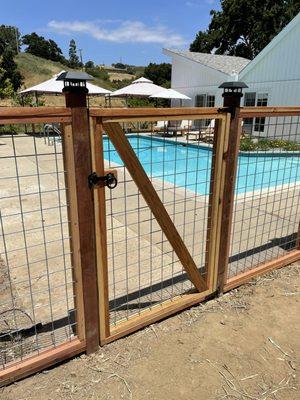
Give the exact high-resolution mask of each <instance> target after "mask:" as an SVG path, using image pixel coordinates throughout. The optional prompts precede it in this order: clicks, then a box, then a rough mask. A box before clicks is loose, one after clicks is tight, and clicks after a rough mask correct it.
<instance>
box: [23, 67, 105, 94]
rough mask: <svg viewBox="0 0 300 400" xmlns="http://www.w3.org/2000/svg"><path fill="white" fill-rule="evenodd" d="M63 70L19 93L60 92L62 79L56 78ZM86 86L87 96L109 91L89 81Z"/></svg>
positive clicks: (62, 84) (62, 85)
mask: <svg viewBox="0 0 300 400" xmlns="http://www.w3.org/2000/svg"><path fill="white" fill-rule="evenodd" d="M63 72H65V71H61V72H60V73H59V74H57V75H54V76H53V77H52V78H51V79H48V80H47V81H44V82H42V83H39V84H38V85H35V86H32V87H30V88H28V89H24V90H21V91H20V92H19V93H20V94H26V93H35V94H36V95H37V94H62V90H63V87H64V83H63V81H57V80H56V78H57V77H58V76H59V75H60V74H62V73H63ZM86 87H87V89H88V90H89V93H88V95H89V96H104V95H106V94H110V93H111V91H110V90H107V89H104V88H102V87H100V86H96V85H93V84H91V83H89V82H87V83H86Z"/></svg>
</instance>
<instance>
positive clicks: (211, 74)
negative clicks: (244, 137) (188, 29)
mask: <svg viewBox="0 0 300 400" xmlns="http://www.w3.org/2000/svg"><path fill="white" fill-rule="evenodd" d="M163 52H164V54H166V55H167V56H170V57H171V58H172V85H171V86H172V88H173V89H175V90H178V91H179V92H181V93H184V94H185V95H187V96H189V97H191V98H192V106H196V107H209V106H221V105H222V104H223V99H222V90H221V89H218V87H219V85H220V84H221V83H223V82H225V81H234V80H239V81H243V82H245V83H246V84H247V85H248V86H249V88H248V89H246V90H245V91H244V93H245V95H244V98H243V103H244V105H246V106H265V105H268V106H300V13H299V14H298V15H297V16H296V17H295V18H294V19H293V20H292V21H291V22H290V23H289V24H288V25H287V26H286V27H285V28H284V29H283V30H282V31H281V32H280V33H279V34H278V35H277V36H276V37H275V38H274V39H273V40H272V41H271V42H270V43H269V44H268V45H267V46H266V47H265V48H264V49H263V50H262V51H261V52H260V53H259V54H258V55H257V56H256V57H255V58H254V59H253V60H252V61H250V60H247V59H245V58H242V57H234V56H225V55H215V54H205V53H193V52H189V51H178V50H169V49H164V50H163ZM173 105H174V106H176V105H177V104H176V103H173ZM186 105H188V104H186ZM261 122H262V121H261ZM251 130H252V132H253V133H254V131H256V132H257V133H260V134H263V131H264V124H262V123H260V124H259V125H257V126H256V127H255V122H253V126H251Z"/></svg>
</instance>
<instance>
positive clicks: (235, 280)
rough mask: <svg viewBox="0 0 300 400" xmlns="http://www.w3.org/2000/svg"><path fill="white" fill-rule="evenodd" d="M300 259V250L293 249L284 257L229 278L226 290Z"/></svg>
mask: <svg viewBox="0 0 300 400" xmlns="http://www.w3.org/2000/svg"><path fill="white" fill-rule="evenodd" d="M298 260H300V250H293V251H291V252H289V253H288V254H286V255H285V256H283V257H280V258H277V259H275V260H272V261H269V262H267V263H264V264H261V265H258V266H257V267H256V268H253V269H250V270H249V271H246V272H243V273H242V274H239V275H236V276H233V277H232V278H229V279H228V280H227V282H226V284H225V286H224V292H228V291H229V290H231V289H234V288H236V287H238V286H240V285H242V284H244V283H247V282H249V281H250V280H251V279H252V278H255V277H256V276H260V275H263V274H266V273H267V272H270V271H273V270H274V269H278V268H282V267H285V266H286V265H289V264H292V263H293V262H296V261H298Z"/></svg>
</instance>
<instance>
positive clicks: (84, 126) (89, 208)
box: [72, 107, 99, 353]
mask: <svg viewBox="0 0 300 400" xmlns="http://www.w3.org/2000/svg"><path fill="white" fill-rule="evenodd" d="M72 136H73V151H74V166H75V170H74V175H75V179H76V195H77V209H78V226H79V239H80V258H81V267H82V283H83V299H84V313H85V338H86V349H87V353H91V352H94V351H96V350H97V349H98V346H99V315H98V285H97V264H96V239H95V218H94V197H93V191H92V190H91V189H89V187H88V175H89V174H90V173H91V172H92V157H91V145H90V130H89V120H88V112H87V109H86V108H85V107H76V108H73V109H72Z"/></svg>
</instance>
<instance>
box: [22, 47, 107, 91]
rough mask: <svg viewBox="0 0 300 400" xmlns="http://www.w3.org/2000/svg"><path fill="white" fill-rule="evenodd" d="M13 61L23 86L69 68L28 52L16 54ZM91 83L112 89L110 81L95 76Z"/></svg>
mask: <svg viewBox="0 0 300 400" xmlns="http://www.w3.org/2000/svg"><path fill="white" fill-rule="evenodd" d="M15 61H16V63H17V64H18V68H19V70H20V72H21V74H22V75H23V77H24V84H23V87H24V88H28V87H30V86H33V85H36V84H38V83H41V82H43V81H45V80H47V79H50V78H52V76H53V75H55V74H57V73H59V72H60V71H62V70H65V69H68V70H69V69H70V68H67V67H66V66H65V65H63V64H61V63H59V62H54V61H50V60H45V59H44V58H40V57H36V56H34V55H32V54H29V53H20V54H18V55H17V56H16V58H15ZM93 83H94V84H95V85H98V86H101V87H104V88H105V89H112V86H111V85H110V82H107V81H103V80H101V79H97V78H95V80H94V81H93Z"/></svg>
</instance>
